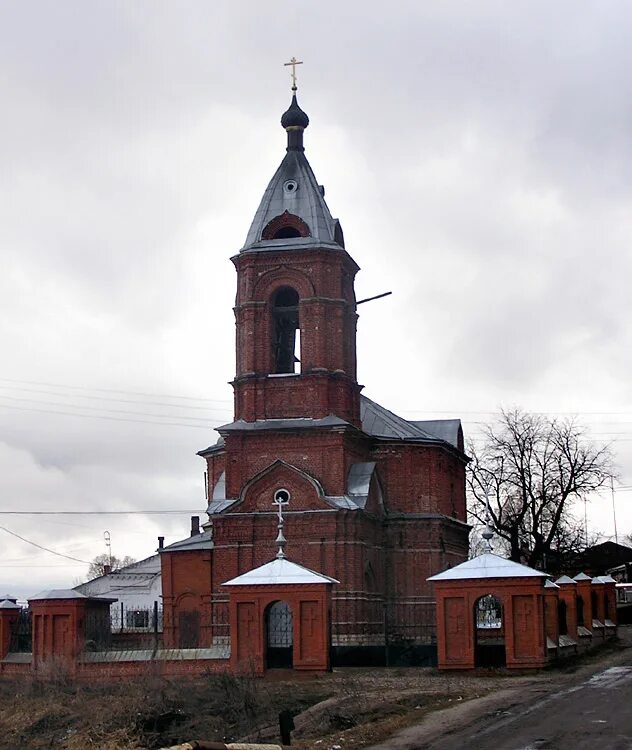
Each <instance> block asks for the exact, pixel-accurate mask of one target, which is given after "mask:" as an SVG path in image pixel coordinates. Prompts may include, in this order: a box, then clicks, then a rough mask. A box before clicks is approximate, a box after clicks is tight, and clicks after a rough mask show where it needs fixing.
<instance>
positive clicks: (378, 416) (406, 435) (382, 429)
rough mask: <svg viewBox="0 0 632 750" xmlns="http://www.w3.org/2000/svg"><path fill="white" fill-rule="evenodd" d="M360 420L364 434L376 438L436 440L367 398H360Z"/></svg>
mask: <svg viewBox="0 0 632 750" xmlns="http://www.w3.org/2000/svg"><path fill="white" fill-rule="evenodd" d="M360 419H361V420H362V429H363V430H364V432H366V433H368V434H369V435H373V436H374V437H386V438H399V439H402V438H403V439H408V440H411V439H412V440H436V439H437V438H435V437H434V436H433V435H431V434H430V433H429V432H426V431H425V430H422V429H421V427H417V426H416V425H415V424H414V423H413V422H408V421H407V420H405V419H404V418H403V417H399V416H397V414H395V413H394V412H392V411H389V410H388V409H385V408H384V407H383V406H380V404H378V403H376V402H375V401H372V400H371V399H370V398H367V396H360Z"/></svg>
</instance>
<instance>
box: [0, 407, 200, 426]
mask: <svg viewBox="0 0 632 750" xmlns="http://www.w3.org/2000/svg"><path fill="white" fill-rule="evenodd" d="M0 409H14V410H16V411H32V412H37V413H38V414H56V415H60V416H63V417H81V418H83V419H105V420H107V421H109V422H133V423H135V424H153V425H162V426H163V427H192V428H195V429H197V430H212V429H214V428H213V425H212V424H208V425H201V424H185V423H183V422H154V421H151V420H149V419H128V418H126V417H108V416H106V415H99V414H75V413H73V412H68V411H61V410H59V409H36V408H35V407H32V406H15V405H14V404H0Z"/></svg>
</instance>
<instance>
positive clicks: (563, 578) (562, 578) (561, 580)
mask: <svg viewBox="0 0 632 750" xmlns="http://www.w3.org/2000/svg"><path fill="white" fill-rule="evenodd" d="M555 583H557V585H558V586H563V585H564V584H565V583H574V584H577V581H574V580H573V579H572V578H571V577H570V576H560V577H559V578H558V579H557V581H555Z"/></svg>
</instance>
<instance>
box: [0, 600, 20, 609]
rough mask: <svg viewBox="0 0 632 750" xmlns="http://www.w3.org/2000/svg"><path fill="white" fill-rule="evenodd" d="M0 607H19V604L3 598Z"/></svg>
mask: <svg viewBox="0 0 632 750" xmlns="http://www.w3.org/2000/svg"><path fill="white" fill-rule="evenodd" d="M0 609H21V607H20V605H19V604H16V602H14V601H12V600H11V599H3V600H2V601H1V602H0Z"/></svg>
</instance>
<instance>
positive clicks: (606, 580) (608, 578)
mask: <svg viewBox="0 0 632 750" xmlns="http://www.w3.org/2000/svg"><path fill="white" fill-rule="evenodd" d="M599 580H600V581H601V582H602V583H616V581H615V579H614V578H613V577H612V576H611V575H607V576H599Z"/></svg>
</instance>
